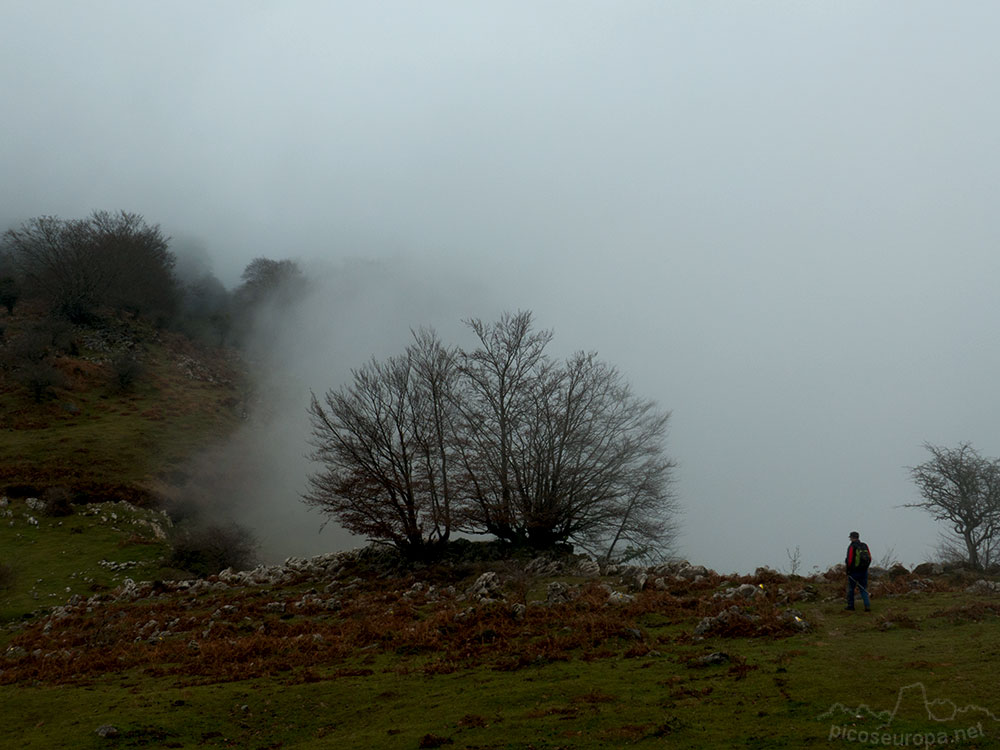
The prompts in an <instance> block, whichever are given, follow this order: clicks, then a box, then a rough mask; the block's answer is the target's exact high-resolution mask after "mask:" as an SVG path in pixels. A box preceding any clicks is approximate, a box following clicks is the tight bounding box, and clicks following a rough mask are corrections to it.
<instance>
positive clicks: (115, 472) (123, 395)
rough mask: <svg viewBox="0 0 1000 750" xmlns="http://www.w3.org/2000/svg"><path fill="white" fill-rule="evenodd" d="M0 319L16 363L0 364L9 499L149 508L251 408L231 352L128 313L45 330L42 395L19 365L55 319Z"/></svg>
mask: <svg viewBox="0 0 1000 750" xmlns="http://www.w3.org/2000/svg"><path fill="white" fill-rule="evenodd" d="M0 324H2V325H3V327H4V328H5V331H4V339H5V342H4V347H3V351H4V353H5V363H6V364H7V365H8V366H7V367H4V368H0V488H6V491H7V494H15V495H20V496H27V495H31V494H35V495H38V494H41V493H42V492H43V491H44V490H45V489H48V488H52V487H62V488H65V489H66V490H68V491H69V492H70V493H71V495H72V496H73V498H74V500H82V501H90V500H130V501H132V502H136V503H139V504H147V503H149V502H151V501H153V500H155V499H156V498H157V497H160V496H161V495H162V494H163V493H164V492H169V488H170V487H171V486H172V485H174V484H177V483H179V481H180V480H182V479H183V476H181V475H180V474H179V473H178V472H183V467H184V464H185V461H186V460H187V459H189V458H190V457H191V456H192V455H193V454H194V453H195V452H197V450H198V449H199V448H200V447H202V446H204V445H206V444H209V443H210V442H212V441H213V440H217V439H219V438H221V437H223V436H225V435H226V434H228V433H229V432H230V431H231V430H232V429H233V428H234V427H235V425H236V424H237V423H238V421H239V416H240V413H241V411H242V410H244V409H245V408H246V404H245V403H244V401H245V397H244V394H243V390H242V389H241V383H242V381H243V374H242V372H241V365H240V362H239V359H238V357H237V356H236V355H235V354H234V353H233V352H231V351H229V350H221V349H211V348H207V347H204V346H200V345H197V344H195V343H194V342H192V341H190V340H189V339H187V338H186V337H184V336H182V335H180V334H178V333H173V332H169V331H163V330H157V329H154V328H152V327H151V326H149V325H148V324H145V323H140V322H136V321H132V320H129V319H126V318H121V317H119V318H115V319H110V320H107V321H105V322H103V323H102V324H101V325H100V326H98V327H83V326H68V325H67V326H63V327H61V328H59V329H57V330H55V331H52V330H50V329H48V328H46V329H43V330H44V333H45V335H46V336H50V337H51V339H52V341H54V342H55V344H50V345H48V346H46V347H45V348H44V355H43V356H44V360H42V363H43V364H44V365H45V366H46V367H49V368H51V370H52V374H51V377H52V379H53V382H54V384H53V385H52V386H51V387H49V388H47V389H46V391H45V392H44V393H43V394H42V398H41V399H36V398H35V397H34V395H33V393H32V391H31V389H30V388H29V387H26V386H25V385H24V384H23V382H20V381H23V380H24V378H19V377H18V372H16V371H14V368H13V367H12V366H11V365H16V364H18V363H17V362H16V361H15V362H12V360H15V358H16V357H17V356H19V355H18V354H17V351H18V349H19V347H20V348H23V346H24V344H23V342H24V341H26V340H27V339H28V338H29V337H38V336H41V335H42V334H41V333H39V328H40V327H41V326H44V325H46V321H45V320H44V319H42V318H40V316H37V315H31V314H30V313H21V314H20V315H18V316H15V317H13V318H11V317H7V318H6V319H4V320H3V321H0ZM20 356H21V357H22V358H24V357H25V356H26V355H20ZM22 369H24V368H22Z"/></svg>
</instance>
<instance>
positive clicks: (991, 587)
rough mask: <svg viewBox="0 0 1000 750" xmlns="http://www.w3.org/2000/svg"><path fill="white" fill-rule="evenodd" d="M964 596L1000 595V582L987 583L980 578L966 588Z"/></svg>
mask: <svg viewBox="0 0 1000 750" xmlns="http://www.w3.org/2000/svg"><path fill="white" fill-rule="evenodd" d="M965 593H966V594H979V595H982V594H997V593H1000V582H998V581H987V580H986V579H985V578H980V579H979V580H978V581H976V582H975V583H974V584H972V585H971V586H967V587H966V589H965Z"/></svg>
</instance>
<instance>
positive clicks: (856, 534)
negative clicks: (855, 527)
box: [851, 531, 861, 539]
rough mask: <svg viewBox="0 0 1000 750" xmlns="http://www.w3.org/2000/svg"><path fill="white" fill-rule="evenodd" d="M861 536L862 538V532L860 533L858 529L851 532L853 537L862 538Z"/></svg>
mask: <svg viewBox="0 0 1000 750" xmlns="http://www.w3.org/2000/svg"><path fill="white" fill-rule="evenodd" d="M860 538H861V534H859V533H858V532H856V531H852V532H851V539H860Z"/></svg>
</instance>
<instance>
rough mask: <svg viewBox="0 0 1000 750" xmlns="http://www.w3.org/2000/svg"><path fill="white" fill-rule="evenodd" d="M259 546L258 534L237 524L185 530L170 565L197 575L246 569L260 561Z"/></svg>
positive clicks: (178, 538)
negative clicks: (255, 535) (258, 557)
mask: <svg viewBox="0 0 1000 750" xmlns="http://www.w3.org/2000/svg"><path fill="white" fill-rule="evenodd" d="M257 547H258V542H257V539H256V538H255V537H254V535H253V534H252V533H251V532H250V531H249V530H248V529H246V528H244V527H242V526H239V525H238V524H235V523H233V524H229V525H228V526H222V525H210V526H204V527H199V528H194V529H191V528H188V529H181V530H180V531H179V532H178V534H177V536H176V537H175V539H174V541H173V552H172V553H171V556H170V559H169V561H168V564H169V565H171V566H173V567H176V568H180V569H181V570H185V571H187V572H188V573H192V574H194V575H197V576H207V575H212V574H214V573H218V572H219V571H221V570H224V569H225V568H236V569H238V570H239V569H246V568H249V567H251V566H252V565H253V564H254V563H255V562H256V559H257Z"/></svg>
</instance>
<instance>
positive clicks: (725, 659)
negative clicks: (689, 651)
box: [688, 651, 729, 667]
mask: <svg viewBox="0 0 1000 750" xmlns="http://www.w3.org/2000/svg"><path fill="white" fill-rule="evenodd" d="M728 663H729V654H727V653H725V652H723V651H715V652H714V653H711V654H707V655H706V656H699V657H698V658H697V659H692V660H691V661H689V662H688V666H689V667H717V666H719V665H721V664H728Z"/></svg>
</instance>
